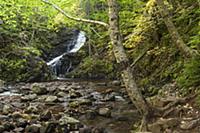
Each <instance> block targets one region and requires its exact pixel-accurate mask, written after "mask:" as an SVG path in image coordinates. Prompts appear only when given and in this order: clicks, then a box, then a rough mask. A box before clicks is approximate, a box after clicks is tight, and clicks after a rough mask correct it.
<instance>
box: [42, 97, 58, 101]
mask: <svg viewBox="0 0 200 133" xmlns="http://www.w3.org/2000/svg"><path fill="white" fill-rule="evenodd" d="M57 100H58V97H57V96H48V97H47V98H46V100H45V102H56V101H57Z"/></svg>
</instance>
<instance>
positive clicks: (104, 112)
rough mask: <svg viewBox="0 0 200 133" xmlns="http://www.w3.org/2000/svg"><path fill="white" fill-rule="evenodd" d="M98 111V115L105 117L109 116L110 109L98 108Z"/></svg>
mask: <svg viewBox="0 0 200 133" xmlns="http://www.w3.org/2000/svg"><path fill="white" fill-rule="evenodd" d="M98 113H99V115H101V116H105V117H110V116H111V110H110V109H109V108H100V109H99V112H98Z"/></svg>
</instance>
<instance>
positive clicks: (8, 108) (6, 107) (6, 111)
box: [3, 104, 14, 115]
mask: <svg viewBox="0 0 200 133" xmlns="http://www.w3.org/2000/svg"><path fill="white" fill-rule="evenodd" d="M12 112H14V108H13V107H12V106H11V105H7V104H6V105H4V106H3V114H5V115H7V114H9V113H12Z"/></svg>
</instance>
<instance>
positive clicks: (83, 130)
mask: <svg viewBox="0 0 200 133" xmlns="http://www.w3.org/2000/svg"><path fill="white" fill-rule="evenodd" d="M91 132H92V128H91V127H84V128H80V129H79V133H91Z"/></svg>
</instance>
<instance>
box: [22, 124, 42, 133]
mask: <svg viewBox="0 0 200 133" xmlns="http://www.w3.org/2000/svg"><path fill="white" fill-rule="evenodd" d="M41 127H42V126H41V125H40V124H33V125H30V126H28V127H26V129H25V132H26V133H40V128H41Z"/></svg>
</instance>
